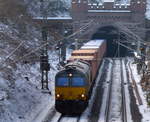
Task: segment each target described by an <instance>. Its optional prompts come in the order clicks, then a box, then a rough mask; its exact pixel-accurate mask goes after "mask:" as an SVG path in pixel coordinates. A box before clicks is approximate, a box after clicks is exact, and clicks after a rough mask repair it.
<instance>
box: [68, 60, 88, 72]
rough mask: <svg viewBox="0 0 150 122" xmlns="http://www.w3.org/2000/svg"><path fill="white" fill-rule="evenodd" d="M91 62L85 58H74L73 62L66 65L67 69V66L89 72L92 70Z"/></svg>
mask: <svg viewBox="0 0 150 122" xmlns="http://www.w3.org/2000/svg"><path fill="white" fill-rule="evenodd" d="M89 66H90V64H89V63H88V62H86V61H84V60H74V61H72V62H69V63H68V64H66V66H65V70H66V69H67V68H72V69H74V70H78V71H81V72H82V73H85V74H86V73H87V72H89V71H90V67H89Z"/></svg>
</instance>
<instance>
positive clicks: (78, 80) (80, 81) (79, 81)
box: [71, 77, 85, 86]
mask: <svg viewBox="0 0 150 122" xmlns="http://www.w3.org/2000/svg"><path fill="white" fill-rule="evenodd" d="M71 81H72V82H71V86H84V85H85V81H84V78H82V77H72V78H71Z"/></svg>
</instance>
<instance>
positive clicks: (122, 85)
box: [120, 59, 127, 122]
mask: <svg viewBox="0 0 150 122" xmlns="http://www.w3.org/2000/svg"><path fill="white" fill-rule="evenodd" d="M120 62H121V66H120V69H121V94H122V121H123V122H127V110H126V96H125V88H124V76H123V66H122V65H123V63H122V60H121V59H120Z"/></svg>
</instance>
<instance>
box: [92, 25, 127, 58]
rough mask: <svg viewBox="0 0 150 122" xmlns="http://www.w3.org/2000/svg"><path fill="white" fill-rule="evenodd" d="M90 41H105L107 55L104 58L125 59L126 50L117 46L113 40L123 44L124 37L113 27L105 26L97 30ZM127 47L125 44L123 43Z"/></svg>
mask: <svg viewBox="0 0 150 122" xmlns="http://www.w3.org/2000/svg"><path fill="white" fill-rule="evenodd" d="M92 39H105V40H107V53H106V57H125V56H126V55H127V49H126V48H125V47H123V46H120V45H118V43H117V42H116V41H115V40H120V41H121V42H123V41H124V40H126V38H125V35H123V34H122V33H119V31H118V29H117V28H115V27H114V26H105V27H101V28H99V29H98V30H97V32H96V33H94V34H93V36H92ZM124 44H125V45H127V44H126V43H124Z"/></svg>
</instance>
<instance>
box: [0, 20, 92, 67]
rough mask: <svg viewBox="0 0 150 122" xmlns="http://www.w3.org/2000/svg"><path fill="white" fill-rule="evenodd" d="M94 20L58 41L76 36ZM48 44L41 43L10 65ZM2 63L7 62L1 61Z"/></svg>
mask: <svg viewBox="0 0 150 122" xmlns="http://www.w3.org/2000/svg"><path fill="white" fill-rule="evenodd" d="M92 22H93V20H91V21H90V22H89V23H88V24H86V25H85V26H83V27H81V28H80V29H79V30H77V31H76V32H74V33H73V34H71V35H69V36H67V37H64V38H62V39H60V40H58V41H61V40H64V39H69V38H71V37H73V36H75V35H76V34H78V33H80V32H81V31H82V30H83V29H85V28H87V27H88V26H89V25H90V24H92ZM47 44H48V42H47V43H45V44H43V45H41V46H40V47H38V48H36V49H34V50H32V51H30V52H29V53H27V54H25V55H24V56H22V57H20V58H19V59H18V60H14V61H13V62H11V63H9V65H10V64H14V63H16V62H18V61H21V60H23V59H24V58H25V57H27V56H29V55H31V54H32V53H34V52H36V51H38V50H39V49H41V48H42V47H44V46H46V45H47ZM1 63H6V62H1ZM5 67H6V66H4V67H1V70H3V69H4V68H5Z"/></svg>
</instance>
